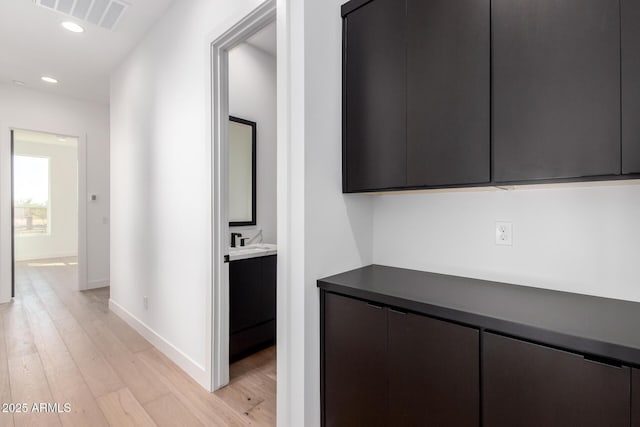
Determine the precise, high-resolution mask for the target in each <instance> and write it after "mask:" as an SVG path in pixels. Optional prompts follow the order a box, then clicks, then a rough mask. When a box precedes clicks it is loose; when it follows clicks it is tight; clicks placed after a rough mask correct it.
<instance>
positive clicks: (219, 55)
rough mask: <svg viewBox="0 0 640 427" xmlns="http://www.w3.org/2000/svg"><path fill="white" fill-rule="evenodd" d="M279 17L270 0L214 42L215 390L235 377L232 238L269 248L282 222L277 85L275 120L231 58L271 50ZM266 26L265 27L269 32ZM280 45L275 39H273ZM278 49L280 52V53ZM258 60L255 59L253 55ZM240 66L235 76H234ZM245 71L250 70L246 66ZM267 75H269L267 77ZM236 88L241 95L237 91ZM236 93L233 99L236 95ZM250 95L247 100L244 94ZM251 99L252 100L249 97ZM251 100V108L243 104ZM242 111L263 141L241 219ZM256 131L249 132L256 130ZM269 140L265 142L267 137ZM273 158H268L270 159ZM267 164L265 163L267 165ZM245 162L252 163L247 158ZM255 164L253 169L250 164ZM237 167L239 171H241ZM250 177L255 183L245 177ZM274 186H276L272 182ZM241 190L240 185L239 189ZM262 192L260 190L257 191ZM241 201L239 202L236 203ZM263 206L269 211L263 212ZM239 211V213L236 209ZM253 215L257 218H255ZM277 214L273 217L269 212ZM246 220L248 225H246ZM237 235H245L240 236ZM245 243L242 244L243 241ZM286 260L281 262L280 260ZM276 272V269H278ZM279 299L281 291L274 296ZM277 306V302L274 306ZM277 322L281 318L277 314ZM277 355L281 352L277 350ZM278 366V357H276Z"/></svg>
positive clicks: (272, 108)
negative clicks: (234, 152)
mask: <svg viewBox="0 0 640 427" xmlns="http://www.w3.org/2000/svg"><path fill="white" fill-rule="evenodd" d="M275 21H276V2H275V0H268V1H266V2H264V3H263V4H262V5H260V6H259V7H258V8H256V9H255V10H254V11H253V12H251V13H250V14H249V15H247V16H246V17H245V18H243V19H242V20H241V21H239V22H238V23H237V24H236V25H235V26H233V27H232V28H231V29H229V30H228V31H227V32H226V33H224V34H223V35H222V36H221V37H219V38H218V39H216V40H214V41H213V42H212V44H211V53H212V71H213V81H212V143H213V150H212V166H213V167H212V169H213V171H214V173H213V177H212V178H213V182H212V188H213V209H214V212H213V221H214V223H213V261H212V267H213V271H212V275H213V287H212V295H211V313H212V319H211V334H210V338H211V360H212V366H211V381H212V389H213V390H217V389H219V388H221V387H223V386H225V385H226V384H228V383H229V380H230V370H229V360H230V354H229V345H230V326H231V325H230V302H231V301H230V288H229V270H230V268H229V255H230V246H231V243H232V239H231V231H233V233H234V234H235V236H234V239H233V240H236V239H237V240H236V242H235V243H236V245H238V243H239V242H242V241H243V239H247V242H246V243H247V244H251V243H254V242H256V243H259V244H261V245H263V248H262V249H260V250H267V249H265V248H269V245H268V244H272V245H273V244H275V243H276V241H275V240H276V236H277V232H276V230H275V224H276V223H277V221H276V219H277V214H276V212H275V206H276V205H277V201H276V196H275V188H276V175H277V174H276V164H275V159H276V155H275V153H276V137H275V129H276V119H275V110H276V104H275V92H276V89H275V82H274V88H273V95H274V99H272V102H273V104H272V106H271V107H267V108H270V109H271V112H272V113H273V114H274V116H273V118H272V119H269V120H268V122H267V121H265V120H264V119H259V118H257V115H255V114H254V112H252V111H251V110H253V108H252V107H256V104H257V103H258V101H257V97H253V96H251V91H250V90H249V92H246V95H239V92H241V91H237V90H236V91H234V90H233V88H232V86H231V85H233V87H236V88H237V87H242V86H247V87H244V88H243V89H247V88H248V87H249V86H251V85H250V84H248V82H249V81H248V80H245V82H244V83H242V81H241V82H239V83H238V81H237V77H238V73H240V71H239V70H240V69H241V68H242V67H240V68H238V67H237V66H234V65H233V64H232V63H230V58H231V57H234V58H236V59H239V60H241V59H240V58H243V59H247V58H246V56H245V54H246V53H247V52H249V51H251V50H259V51H261V52H262V54H264V53H265V49H261V48H260V47H258V46H259V45H260V43H261V40H263V39H269V38H270V37H273V38H275ZM270 25H271V27H270ZM263 30H264V31H263ZM273 45H275V40H274V41H273ZM274 53H275V52H274ZM253 59H255V58H253ZM271 62H272V63H273V66H274V71H273V79H274V80H275V55H274V57H273V58H272V60H271ZM232 67H233V68H234V69H235V70H236V71H234V75H233V77H232V76H230V73H231V72H232ZM244 71H247V69H246V68H245V69H244ZM263 77H264V76H263ZM259 78H260V77H256V76H253V77H251V78H250V79H251V83H254V84H255V83H256V82H255V79H259ZM234 93H235V95H234ZM232 96H233V98H232ZM244 96H246V98H247V99H246V100H245V99H240V98H242V97H244ZM245 101H246V102H245ZM240 105H245V107H246V108H245V107H240ZM232 115H233V116H236V119H237V118H241V119H242V120H244V122H245V123H255V127H256V128H257V132H256V134H257V139H258V141H257V144H256V147H257V148H256V149H255V153H256V154H255V156H256V157H257V158H256V162H255V163H256V164H257V169H256V170H255V171H254V174H255V176H256V177H257V179H256V180H255V181H256V187H254V188H252V191H253V192H254V193H253V194H252V195H249V193H248V194H247V195H246V196H245V197H244V200H250V199H251V197H253V200H256V202H255V203H256V206H253V207H252V208H255V209H245V210H244V211H243V212H246V213H247V214H248V215H249V217H248V218H244V217H243V218H241V220H237V218H231V217H230V209H229V205H230V199H229V196H230V174H229V168H230V164H229V163H230V161H229V159H230V157H229V156H230V152H229V137H230V135H229V130H230V123H231V122H234V123H236V124H237V123H238V121H237V120H235V121H234V120H231V122H230V116H232ZM270 126H272V127H273V131H274V136H273V146H272V147H271V148H267V150H266V151H272V154H273V157H272V158H273V162H272V164H271V172H270V173H271V174H272V177H271V178H265V177H264V176H263V177H262V178H261V170H262V172H264V171H265V169H267V168H269V166H266V163H264V162H265V158H268V155H267V156H266V157H265V154H264V153H263V155H262V156H261V154H260V150H261V148H262V149H263V150H264V149H265V147H269V146H268V145H267V144H262V145H261V141H263V140H264V139H265V138H264V137H261V136H260V130H261V129H263V128H268V127H270ZM250 133H251V132H247V134H250ZM263 142H264V141H263ZM250 151H252V150H244V152H250ZM266 162H268V160H266ZM261 163H264V164H263V165H262V166H261ZM244 164H250V163H248V162H244ZM248 169H250V168H248ZM236 172H237V171H236ZM269 180H272V182H273V186H272V188H273V196H272V197H271V196H268V195H265V194H262V196H261V191H260V188H263V189H264V188H265V183H266V182H267V181H269ZM244 182H250V180H249V181H246V180H245V181H244ZM269 187H271V185H269ZM234 191H235V190H234ZM256 193H257V195H256ZM269 205H272V207H273V208H274V209H273V210H272V213H268V212H264V209H265V208H267V210H268V208H269ZM234 206H235V204H234ZM261 210H262V211H263V212H262V213H261ZM234 215H235V213H234ZM251 215H253V217H251ZM270 216H272V218H271V219H268V217H270ZM230 221H231V222H234V223H235V224H234V225H233V226H230ZM270 222H273V227H270V226H269V225H268V223H270ZM240 223H242V225H240ZM237 234H242V236H240V237H238V236H237ZM240 244H241V243H240ZM279 263H280V261H278V264H279ZM274 274H275V272H274ZM274 304H275V296H274ZM274 310H275V307H274ZM274 324H275V319H274ZM273 353H274V354H275V351H274V352H273ZM274 365H275V360H274Z"/></svg>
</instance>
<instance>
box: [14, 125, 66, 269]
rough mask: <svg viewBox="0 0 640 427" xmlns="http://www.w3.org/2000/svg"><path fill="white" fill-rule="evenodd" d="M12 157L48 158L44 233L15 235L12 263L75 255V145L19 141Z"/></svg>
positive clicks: (16, 139)
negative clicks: (47, 197)
mask: <svg viewBox="0 0 640 427" xmlns="http://www.w3.org/2000/svg"><path fill="white" fill-rule="evenodd" d="M13 152H14V154H16V155H24V156H35V157H47V158H49V212H48V214H49V224H48V226H49V230H48V233H42V234H41V233H36V234H16V235H15V259H16V261H22V260H33V259H43V258H57V257H67V256H76V255H77V254H78V143H77V141H76V142H75V143H74V142H72V141H69V142H68V143H66V144H65V145H61V144H51V143H38V142H29V141H27V140H21V139H20V138H17V137H15V136H14V151H13Z"/></svg>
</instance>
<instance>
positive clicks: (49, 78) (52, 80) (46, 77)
mask: <svg viewBox="0 0 640 427" xmlns="http://www.w3.org/2000/svg"><path fill="white" fill-rule="evenodd" d="M40 78H41V79H42V81H43V82H47V83H58V79H54V78H53V77H49V76H42V77H40Z"/></svg>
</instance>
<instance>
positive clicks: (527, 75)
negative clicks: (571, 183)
mask: <svg viewBox="0 0 640 427" xmlns="http://www.w3.org/2000/svg"><path fill="white" fill-rule="evenodd" d="M629 3H631V1H629ZM491 7H492V9H491V10H492V21H491V28H492V35H493V37H492V64H493V70H492V73H493V74H492V97H493V98H492V103H493V113H492V122H493V156H494V159H493V160H494V169H493V170H494V180H495V182H498V183H499V182H513V181H528V180H538V179H560V178H577V177H589V176H598V175H617V174H620V171H621V170H620V6H619V0H564V1H557V0H518V1H513V0H493V1H492V6H491ZM631 25H634V26H636V27H637V22H636V21H633V23H632V24H631ZM634 31H637V28H636V29H635V30H634ZM634 69H635V67H633V66H632V64H631V63H629V70H630V71H631V70H634ZM631 78H634V79H637V78H638V77H637V75H636V76H633V77H631ZM631 108H633V106H632V107H631ZM635 121H636V122H637V120H635ZM635 126H637V124H636V125H635Z"/></svg>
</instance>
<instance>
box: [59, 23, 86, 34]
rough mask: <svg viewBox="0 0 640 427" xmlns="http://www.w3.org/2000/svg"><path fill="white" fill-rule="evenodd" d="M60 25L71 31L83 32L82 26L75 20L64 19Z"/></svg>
mask: <svg viewBox="0 0 640 427" xmlns="http://www.w3.org/2000/svg"><path fill="white" fill-rule="evenodd" d="M62 26H63V27H64V28H65V29H67V30H69V31H71V32H72V33H84V28H82V27H81V26H80V25H78V24H76V23H75V22H71V21H65V22H63V23H62Z"/></svg>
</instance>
